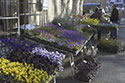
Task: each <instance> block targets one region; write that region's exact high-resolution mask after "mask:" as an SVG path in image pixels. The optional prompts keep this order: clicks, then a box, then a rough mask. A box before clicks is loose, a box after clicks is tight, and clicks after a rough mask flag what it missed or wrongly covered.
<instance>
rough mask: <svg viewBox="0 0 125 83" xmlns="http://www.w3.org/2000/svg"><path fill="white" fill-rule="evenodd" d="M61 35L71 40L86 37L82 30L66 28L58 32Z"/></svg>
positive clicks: (81, 39) (80, 39)
mask: <svg viewBox="0 0 125 83" xmlns="http://www.w3.org/2000/svg"><path fill="white" fill-rule="evenodd" d="M60 36H61V37H64V38H68V39H70V40H73V41H79V42H81V41H83V40H85V39H87V37H88V35H87V34H85V33H82V32H78V31H73V30H66V31H64V32H63V33H60Z"/></svg>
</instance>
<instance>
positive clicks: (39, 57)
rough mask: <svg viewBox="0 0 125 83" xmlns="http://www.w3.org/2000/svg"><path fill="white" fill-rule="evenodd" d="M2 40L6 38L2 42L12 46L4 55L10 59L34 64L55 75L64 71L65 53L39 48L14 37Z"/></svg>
mask: <svg viewBox="0 0 125 83" xmlns="http://www.w3.org/2000/svg"><path fill="white" fill-rule="evenodd" d="M1 40H2V41H5V40H6V41H5V42H2V44H4V45H6V44H7V46H8V47H10V48H9V49H10V50H11V52H10V53H8V54H4V55H3V56H4V57H6V58H7V59H9V60H10V61H12V62H16V61H19V62H20V63H27V64H34V66H33V67H35V68H38V69H43V70H44V71H46V72H47V73H48V74H49V75H55V74H56V72H59V71H63V67H62V60H63V59H64V58H65V55H63V54H62V53H59V52H48V51H47V50H46V49H42V48H38V47H35V46H33V45H32V44H28V43H27V42H24V41H21V40H16V39H12V38H5V39H1ZM12 40H15V41H14V42H15V43H14V42H12ZM18 41H20V42H23V44H22V43H19V42H18ZM7 42H10V43H7ZM17 42H18V43H17ZM12 43H13V44H12ZM25 43H26V44H25ZM13 45H14V46H13ZM15 45H16V46H15ZM20 46H22V47H20ZM12 47H13V48H12ZM6 48H7V47H6ZM7 49H8V48H7ZM7 52H8V51H5V53H7ZM3 56H2V57H3Z"/></svg>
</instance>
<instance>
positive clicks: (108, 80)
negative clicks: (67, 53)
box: [57, 18, 125, 83]
mask: <svg viewBox="0 0 125 83" xmlns="http://www.w3.org/2000/svg"><path fill="white" fill-rule="evenodd" d="M118 38H119V39H120V40H121V41H122V44H123V45H124V44H125V18H124V19H122V21H121V23H120V25H119V35H118ZM97 56H98V59H99V61H100V63H101V68H100V69H99V71H98V72H99V73H98V75H97V76H96V77H95V79H93V80H92V81H91V82H90V83H125V52H122V53H117V54H112V53H106V52H101V51H99V52H98V54H97ZM68 66H69V64H68V65H67V68H65V70H64V72H61V73H60V75H59V77H58V78H57V83H84V82H82V81H78V80H76V79H75V80H72V78H71V77H69V74H70V75H71V72H69V71H70V68H69V67H68Z"/></svg>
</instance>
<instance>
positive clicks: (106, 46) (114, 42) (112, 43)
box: [98, 37, 121, 53]
mask: <svg viewBox="0 0 125 83" xmlns="http://www.w3.org/2000/svg"><path fill="white" fill-rule="evenodd" d="M98 48H99V49H100V50H103V51H108V52H115V53H116V52H118V50H119V49H120V48H121V41H120V40H118V39H111V38H110V39H107V38H105V37H104V38H101V39H100V40H99V45H98Z"/></svg>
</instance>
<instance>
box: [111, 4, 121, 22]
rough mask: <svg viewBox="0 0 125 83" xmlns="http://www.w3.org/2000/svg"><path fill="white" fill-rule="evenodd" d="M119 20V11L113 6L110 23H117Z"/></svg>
mask: <svg viewBox="0 0 125 83" xmlns="http://www.w3.org/2000/svg"><path fill="white" fill-rule="evenodd" d="M118 20H119V12H118V10H117V9H116V6H115V5H114V4H113V5H112V12H111V18H110V21H111V22H112V23H117V22H118Z"/></svg>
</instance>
